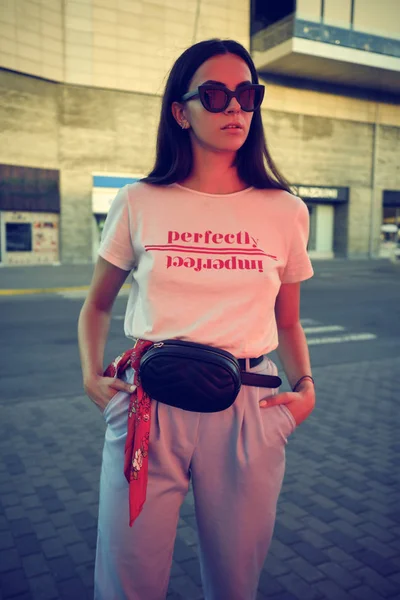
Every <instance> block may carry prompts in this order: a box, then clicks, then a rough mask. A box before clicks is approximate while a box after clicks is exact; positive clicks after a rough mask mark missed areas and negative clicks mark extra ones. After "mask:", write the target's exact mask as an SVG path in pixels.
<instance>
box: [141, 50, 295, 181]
mask: <svg viewBox="0 0 400 600" xmlns="http://www.w3.org/2000/svg"><path fill="white" fill-rule="evenodd" d="M228 53H230V54H236V55H237V56H239V57H240V58H242V59H243V60H244V61H245V63H246V64H247V66H248V67H249V69H250V72H251V78H252V82H253V83H258V75H257V71H256V68H255V66H254V63H253V60H252V58H251V56H250V54H249V53H248V52H247V50H246V48H244V46H242V45H241V44H239V43H238V42H235V41H234V40H220V39H211V40H206V41H203V42H199V43H197V44H194V45H193V46H191V47H190V48H188V49H187V50H185V52H183V54H181V56H180V57H179V58H178V59H177V60H176V62H175V63H174V65H173V67H172V69H171V71H170V73H169V77H168V80H167V83H166V86H165V91H164V96H163V101H162V107H161V116H160V123H159V126H158V135H157V153H156V160H155V165H154V167H153V169H152V171H151V172H150V173H149V174H148V176H147V177H145V178H143V179H142V180H141V181H143V182H145V183H152V184H154V185H168V184H171V183H175V182H179V181H183V180H184V179H186V178H187V177H188V176H189V175H190V173H191V171H192V168H193V154H192V146H191V141H190V138H189V136H188V133H187V131H185V130H181V129H180V127H179V126H178V124H177V122H176V121H175V119H174V117H173V114H172V111H171V106H172V103H173V102H180V101H181V98H182V96H183V95H184V94H185V93H186V92H187V91H188V88H189V85H190V81H191V80H192V77H193V75H194V74H195V72H196V71H197V69H198V68H199V67H200V65H202V64H203V63H204V62H205V61H206V60H208V59H209V58H211V57H213V56H216V55H218V54H228ZM233 165H234V166H236V168H237V172H238V175H239V177H240V179H241V180H242V181H244V182H245V183H246V184H247V185H249V186H253V187H256V188H262V189H263V188H269V189H270V188H275V189H282V190H286V191H290V185H289V183H288V182H287V181H286V179H285V177H284V176H283V175H282V174H281V173H280V172H279V170H278V168H277V166H276V164H275V163H274V161H273V159H272V157H271V155H270V153H269V150H268V146H267V143H266V140H265V135H264V128H263V125H262V119H261V109H260V108H259V109H257V110H256V111H255V112H254V115H253V119H252V121H251V126H250V130H249V134H248V136H247V139H246V141H245V143H244V144H243V146H242V147H241V148H240V149H239V150H238V151H237V153H236V156H235V160H234V163H233Z"/></svg>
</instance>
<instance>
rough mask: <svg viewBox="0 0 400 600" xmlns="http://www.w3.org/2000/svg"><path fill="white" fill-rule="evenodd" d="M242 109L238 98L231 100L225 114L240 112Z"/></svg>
mask: <svg viewBox="0 0 400 600" xmlns="http://www.w3.org/2000/svg"><path fill="white" fill-rule="evenodd" d="M241 108H242V107H241V106H240V104H239V102H238V101H237V100H236V98H231V101H230V102H229V104H228V106H227V108H226V111H225V112H238V111H239V110H240V109H241Z"/></svg>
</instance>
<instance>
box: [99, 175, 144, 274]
mask: <svg viewBox="0 0 400 600" xmlns="http://www.w3.org/2000/svg"><path fill="white" fill-rule="evenodd" d="M98 253H99V255H100V256H101V257H102V258H104V259H105V260H107V261H108V262H110V263H111V264H113V265H115V266H116V267H119V268H120V269H124V271H131V270H132V269H133V267H134V266H135V259H134V252H133V243H132V235H131V218H130V211H129V203H128V186H125V187H123V188H121V189H120V191H119V192H118V194H117V195H116V196H115V198H114V200H113V201H112V203H111V206H110V210H109V211H108V214H107V218H106V221H105V223H104V228H103V232H102V235H101V241H100V248H99V251H98Z"/></svg>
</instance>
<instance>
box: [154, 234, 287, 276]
mask: <svg viewBox="0 0 400 600" xmlns="http://www.w3.org/2000/svg"><path fill="white" fill-rule="evenodd" d="M176 242H184V244H182V243H181V244H179V243H176ZM223 243H224V244H227V245H230V244H232V246H231V247H227V246H226V245H225V246H224V247H219V244H223ZM189 244H190V245H189ZM194 244H198V245H194ZM233 244H234V246H233ZM240 246H241V247H240ZM243 246H244V247H243ZM245 246H247V248H246V247H245ZM249 246H250V247H249ZM145 249H146V251H156V252H177V253H184V254H189V253H190V254H208V256H210V254H211V255H219V256H230V257H231V258H228V259H227V260H223V259H222V258H219V259H217V258H200V257H197V258H193V257H191V256H187V257H186V258H185V257H182V256H179V255H178V256H171V255H167V256H166V266H167V269H169V268H171V267H186V268H188V269H194V271H197V272H199V271H202V270H219V269H228V270H237V269H238V270H246V271H247V270H250V271H253V270H256V271H259V272H260V273H262V272H263V271H264V269H263V261H262V260H260V259H258V260H257V259H255V257H256V256H262V257H267V258H270V259H272V260H275V261H276V260H278V259H277V257H276V256H274V255H273V254H267V253H266V252H264V250H262V249H261V248H259V247H258V239H256V238H254V237H252V236H251V235H250V234H249V233H248V232H247V231H239V232H238V233H214V232H212V231H210V230H208V231H205V232H204V233H191V232H188V231H186V232H184V233H179V232H178V231H168V244H153V245H148V246H145ZM239 256H241V257H243V258H239ZM245 256H246V257H247V258H246V259H245V258H244V257H245ZM253 257H254V258H253Z"/></svg>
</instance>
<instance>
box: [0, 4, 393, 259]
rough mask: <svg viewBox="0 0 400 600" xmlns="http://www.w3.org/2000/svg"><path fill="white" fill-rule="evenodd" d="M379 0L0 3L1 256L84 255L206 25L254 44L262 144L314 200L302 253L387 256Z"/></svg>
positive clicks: (385, 32) (388, 167)
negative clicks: (177, 69) (174, 74)
mask: <svg viewBox="0 0 400 600" xmlns="http://www.w3.org/2000/svg"><path fill="white" fill-rule="evenodd" d="M375 4H376V3H375V2H372V0H371V1H370V0H340V1H339V0H297V2H294V0H288V1H286V0H282V2H276V3H272V2H263V1H261V0H259V1H254V0H252V1H251V2H250V0H152V1H150V0H63V1H62V0H14V1H11V0H0V99H1V100H0V239H1V244H0V246H1V256H0V261H1V264H3V265H12V264H38V263H44V262H64V263H74V262H75V263H77V262H90V261H92V260H93V259H94V258H95V255H96V251H97V247H98V241H99V236H100V233H101V228H102V224H103V223H104V218H105V215H106V214H107V210H108V206H109V202H110V200H111V199H112V197H113V196H114V195H115V192H116V190H117V189H118V188H119V187H120V186H121V185H124V183H126V182H127V181H135V180H137V179H138V178H140V177H142V176H143V175H145V174H146V173H147V172H148V171H149V170H150V169H151V167H152V164H153V160H154V155H155V140H156V130H157V124H158V119H159V113H160V106H161V96H162V92H163V87H164V85H165V81H166V76H167V73H168V71H169V69H170V68H171V66H172V63H173V61H174V60H175V58H176V57H177V56H178V55H179V54H180V53H181V52H182V51H183V50H184V49H185V48H187V47H188V46H189V45H191V44H192V43H194V42H196V41H200V40H202V39H207V38H211V37H221V38H233V39H236V40H237V41H239V42H240V43H242V44H243V45H244V46H246V47H247V48H248V49H249V50H250V51H251V54H252V56H253V58H254V61H255V63H256V66H257V69H258V72H259V76H260V79H261V81H262V82H264V83H265V85H266V95H265V99H264V102H263V106H262V114H263V122H264V127H265V132H266V137H267V141H268V144H269V147H270V151H271V154H272V156H273V157H274V159H275V160H276V162H277V164H278V166H279V168H280V169H281V170H282V172H283V173H284V175H285V176H286V177H287V179H288V180H289V181H291V182H292V183H293V191H294V192H295V193H298V194H299V195H300V196H301V197H302V198H303V199H304V200H305V201H306V203H307V205H308V207H309V210H310V222H311V234H310V243H309V252H310V255H311V256H314V257H324V258H328V257H329V258H334V257H349V258H353V257H360V258H367V257H376V256H379V255H381V254H382V253H385V252H386V253H388V252H389V251H390V248H391V247H392V245H393V244H394V243H396V241H397V239H398V228H399V226H400V169H399V160H398V155H399V149H400V108H399V106H398V101H399V98H400V84H399V83H398V82H399V81H400V78H399V72H400V48H399V42H398V36H396V32H395V30H394V29H395V27H396V26H397V24H398V23H399V22H400V18H398V17H399V15H398V16H397V17H396V10H398V7H399V3H398V2H397V0H382V1H381V3H380V5H379V10H378V11H377V14H376V15H375V14H372V17H371V11H373V10H375V11H376V9H374V8H373V7H374V6H375ZM269 5H275V8H273V9H271V7H270V6H269ZM378 13H379V14H378ZM388 15H389V16H388Z"/></svg>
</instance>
